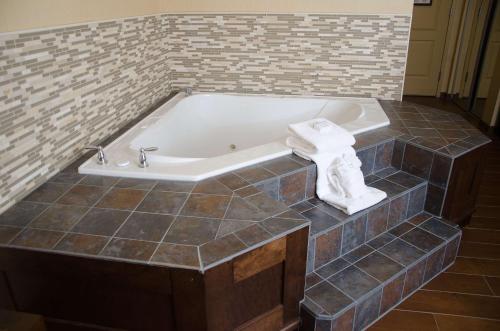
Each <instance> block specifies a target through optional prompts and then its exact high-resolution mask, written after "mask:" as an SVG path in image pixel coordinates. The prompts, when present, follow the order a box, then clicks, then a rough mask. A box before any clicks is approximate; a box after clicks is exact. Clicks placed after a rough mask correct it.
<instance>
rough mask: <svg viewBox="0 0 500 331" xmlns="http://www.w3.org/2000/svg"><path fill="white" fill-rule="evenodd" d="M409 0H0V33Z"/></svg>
mask: <svg viewBox="0 0 500 331" xmlns="http://www.w3.org/2000/svg"><path fill="white" fill-rule="evenodd" d="M412 9H413V0H211V1H207V0H0V32H7V31H17V30H27V29H36V28H45V27H53V26H59V25H66V24H74V23H82V22H92V21H102V20H109V19H114V18H120V17H128V16H142V15H149V14H156V13H168V12H221V13H222V12H270V13H301V12H307V13H322V12H325V13H326V12H329V13H353V14H356V13H357V14H404V15H410V14H411V12H412Z"/></svg>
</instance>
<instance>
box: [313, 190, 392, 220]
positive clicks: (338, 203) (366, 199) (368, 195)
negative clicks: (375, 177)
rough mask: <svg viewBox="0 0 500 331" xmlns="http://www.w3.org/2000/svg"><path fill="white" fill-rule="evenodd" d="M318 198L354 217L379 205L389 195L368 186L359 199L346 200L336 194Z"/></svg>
mask: <svg viewBox="0 0 500 331" xmlns="http://www.w3.org/2000/svg"><path fill="white" fill-rule="evenodd" d="M318 197H319V198H320V199H321V200H323V201H325V202H326V203H328V204H330V205H332V206H334V207H335V208H337V209H340V210H342V211H343V212H344V213H346V214H347V215H352V214H354V213H357V212H358V211H360V210H363V209H366V208H368V207H371V206H373V205H375V204H377V203H379V202H380V201H382V200H384V199H385V198H386V197H387V194H386V193H385V192H384V191H381V190H379V189H376V188H374V187H369V186H367V187H366V192H365V193H364V194H363V195H361V196H359V197H357V198H344V197H339V196H337V195H335V194H327V195H323V196H318Z"/></svg>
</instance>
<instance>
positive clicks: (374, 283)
mask: <svg viewBox="0 0 500 331" xmlns="http://www.w3.org/2000/svg"><path fill="white" fill-rule="evenodd" d="M460 238H461V230H460V229H459V228H457V227H455V226H453V225H450V224H448V223H446V222H444V221H442V220H440V219H438V218H435V217H432V216H431V215H429V214H426V213H421V214H418V215H416V216H414V217H413V218H411V219H409V220H408V221H406V222H404V223H402V224H401V225H400V226H398V227H396V228H394V229H392V230H388V231H385V232H383V233H382V234H380V235H379V236H377V237H376V238H374V239H372V240H370V241H368V242H367V243H366V244H363V245H361V246H360V247H359V248H357V249H356V250H353V251H351V252H349V253H347V254H344V255H341V256H339V257H337V258H335V259H332V260H331V261H329V262H328V263H326V264H324V265H322V266H321V267H319V268H317V269H314V271H313V272H312V273H309V274H308V275H307V277H306V290H305V296H304V300H303V301H302V303H301V316H302V319H303V323H302V327H301V330H303V331H320V330H336V329H337V328H340V327H342V330H344V329H345V330H356V331H357V330H364V329H366V328H367V327H368V326H370V325H371V324H373V323H374V322H375V321H376V320H378V319H379V318H380V317H381V316H382V315H384V314H385V313H387V312H388V311H390V310H391V309H392V308H394V307H395V306H396V305H397V304H399V303H400V302H401V301H402V300H404V299H405V298H407V297H408V296H409V295H411V294H412V293H413V292H414V291H416V290H417V289H419V288H421V287H423V286H424V285H425V284H426V283H427V282H429V281H430V280H431V279H432V278H434V277H436V276H437V275H438V274H440V273H441V272H442V271H444V270H445V269H446V268H448V267H449V266H450V265H452V264H453V262H454V261H455V258H456V254H457V250H458V246H459V243H460Z"/></svg>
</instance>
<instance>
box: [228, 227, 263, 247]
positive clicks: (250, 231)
mask: <svg viewBox="0 0 500 331" xmlns="http://www.w3.org/2000/svg"><path fill="white" fill-rule="evenodd" d="M235 235H236V236H237V237H238V238H239V239H240V240H241V241H243V242H244V243H245V245H247V246H252V245H256V244H258V243H260V242H262V241H264V240H268V239H269V238H271V235H270V234H269V232H267V231H265V230H264V229H263V228H262V227H261V226H260V225H258V224H254V225H251V226H249V227H246V228H244V229H242V230H239V231H238V232H236V233H235Z"/></svg>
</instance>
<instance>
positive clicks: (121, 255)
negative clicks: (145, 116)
mask: <svg viewBox="0 0 500 331" xmlns="http://www.w3.org/2000/svg"><path fill="white" fill-rule="evenodd" d="M381 103H382V105H383V107H384V109H385V110H386V112H387V114H388V116H389V117H390V118H391V122H392V124H391V127H390V128H385V129H379V130H376V131H373V132H369V133H366V134H362V135H359V136H357V137H356V138H357V144H356V146H355V147H356V150H357V153H358V156H359V157H360V158H361V160H362V161H363V172H364V174H365V176H366V180H367V182H368V183H369V184H370V185H372V186H375V187H378V188H380V189H383V190H385V191H386V192H387V193H388V198H387V199H386V200H384V201H382V202H381V203H379V204H378V205H376V206H373V207H372V208H370V209H368V210H365V211H361V212H359V213H357V214H355V215H352V216H350V217H347V216H346V215H344V214H343V213H340V212H338V211H337V210H335V209H334V208H331V207H329V206H327V205H325V204H323V203H322V202H321V201H318V200H316V199H315V198H314V189H315V188H314V184H315V174H316V169H315V166H314V164H312V163H310V162H306V161H304V160H302V159H300V158H297V157H295V156H288V157H282V158H279V159H276V160H272V161H269V162H265V163H262V164H259V165H257V166H253V167H249V168H245V169H240V170H237V171H234V172H232V173H228V174H225V175H222V176H218V177H216V178H212V179H209V180H206V181H202V182H198V183H188V182H172V181H148V180H136V179H126V178H121V179H120V178H111V177H98V176H83V175H79V174H78V173H77V172H76V169H77V167H78V165H79V164H80V163H81V162H83V161H84V160H85V159H86V158H87V157H89V155H86V156H85V157H82V158H81V159H80V160H78V161H76V162H75V163H74V164H72V165H70V166H69V167H68V168H66V169H65V170H64V171H62V172H61V173H59V174H58V175H56V176H55V177H53V178H51V179H50V180H49V181H48V182H47V183H45V184H44V185H42V186H41V187H40V188H38V189H37V190H36V191H34V192H33V193H32V194H31V195H29V196H28V197H26V198H25V199H24V200H23V201H21V202H20V203H18V204H16V205H15V206H14V207H12V208H11V209H9V210H8V211H6V212H5V213H3V214H2V215H0V245H1V246H4V247H16V248H21V249H29V250H42V251H47V252H54V253H58V254H69V255H81V256H86V257H93V258H98V259H111V260H119V261H126V262H133V263H145V264H149V265H160V266H172V267H176V268H187V269H196V270H200V271H202V272H203V271H206V270H207V269H209V268H212V267H214V266H216V265H218V264H220V263H223V262H224V261H227V260H228V259H231V258H233V257H235V256H238V255H241V254H243V253H245V252H247V251H249V250H252V249H255V248H257V247H259V246H262V245H264V244H266V243H268V242H270V241H273V240H275V239H277V238H280V237H283V236H286V235H287V234H288V233H291V232H293V231H296V230H298V229H301V228H304V227H307V226H309V225H310V236H309V252H308V262H307V273H308V276H307V283H306V287H307V288H306V293H305V301H304V302H303V325H302V328H303V329H304V330H329V329H332V330H337V329H341V327H346V325H347V326H348V327H349V328H351V329H356V330H359V329H363V328H364V327H366V326H368V325H369V324H370V323H371V322H373V321H374V320H376V319H377V318H378V317H379V316H380V315H381V314H383V313H385V312H386V311H387V310H388V309H390V308H391V307H392V306H393V305H395V304H397V303H398V302H399V301H400V300H401V299H402V298H403V297H404V296H406V295H408V294H410V293H411V292H412V291H413V290H415V289H416V288H418V287H420V286H421V285H422V284H423V282H425V281H428V280H429V279H430V278H432V277H433V276H435V275H437V274H438V273H439V272H440V271H441V270H442V269H443V268H445V267H446V266H448V265H449V264H450V263H452V262H453V260H454V258H455V254H456V247H457V246H458V243H459V239H460V231H459V230H458V229H457V228H455V227H453V226H450V225H448V224H446V223H444V222H442V221H440V220H439V219H437V218H435V217H432V216H433V215H435V216H440V215H441V210H442V206H443V203H444V202H443V197H444V194H445V192H446V188H447V186H448V182H449V177H450V171H451V168H452V164H453V160H454V159H455V158H456V157H458V156H460V155H462V154H464V153H467V152H469V151H471V150H473V149H475V148H477V147H479V146H481V145H483V144H485V143H488V142H489V140H488V139H487V138H486V137H484V136H483V135H482V134H481V133H480V132H479V131H477V130H476V129H475V128H473V127H472V126H471V125H470V124H469V123H468V122H466V121H465V120H464V119H462V118H461V117H460V116H458V115H453V114H448V113H444V112H442V111H439V110H435V109H431V108H427V107H422V106H416V105H412V104H408V103H398V102H381ZM115 136H116V135H115ZM114 138H115V137H110V138H109V139H108V141H111V140H112V139H114ZM429 213H432V214H433V215H431V214H429Z"/></svg>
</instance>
